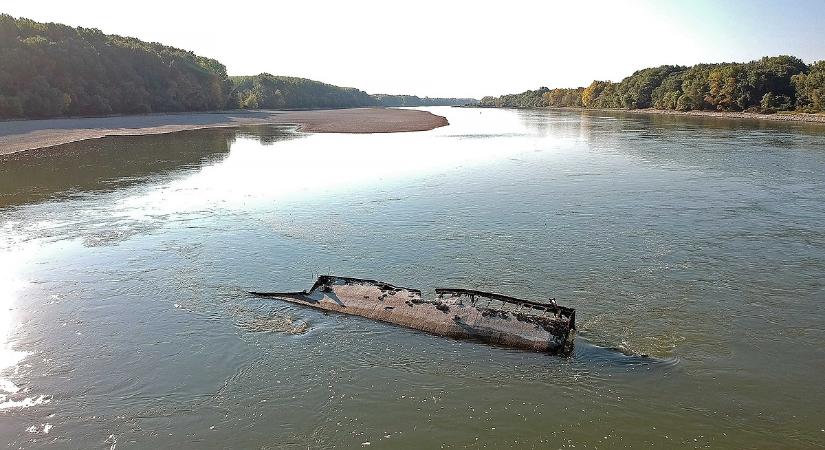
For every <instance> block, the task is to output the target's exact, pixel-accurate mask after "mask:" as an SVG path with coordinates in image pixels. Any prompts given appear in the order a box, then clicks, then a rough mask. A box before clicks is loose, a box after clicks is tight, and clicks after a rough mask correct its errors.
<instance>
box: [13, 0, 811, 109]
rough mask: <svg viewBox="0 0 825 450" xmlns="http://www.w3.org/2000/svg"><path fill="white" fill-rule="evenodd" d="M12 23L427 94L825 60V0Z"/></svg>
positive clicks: (126, 16)
mask: <svg viewBox="0 0 825 450" xmlns="http://www.w3.org/2000/svg"><path fill="white" fill-rule="evenodd" d="M127 5H128V6H127ZM0 12H4V13H8V14H11V15H13V16H16V17H20V16H23V17H28V18H30V19H34V20H37V21H47V22H61V23H66V24H69V25H74V26H78V25H79V26H84V27H94V28H100V29H101V30H103V31H104V32H106V33H114V34H121V35H126V36H134V37H138V38H140V39H143V40H149V41H158V42H162V43H164V44H168V45H173V46H176V47H182V48H185V49H189V50H193V51H194V52H195V53H198V54H200V55H203V56H208V57H212V58H216V59H218V60H220V61H221V62H222V63H224V64H226V66H227V69H228V71H229V73H230V75H241V74H256V73H260V72H270V73H273V74H278V75H294V76H302V77H307V78H312V79H316V80H321V81H325V82H328V83H333V84H338V85H342V86H354V87H357V88H360V89H363V90H365V91H367V92H369V93H412V94H417V95H421V96H424V95H429V96H451V97H452V96H456V97H463V96H470V97H477V98H479V97H481V96H483V95H488V94H494V95H498V94H503V93H514V92H521V91H524V90H526V89H534V88H537V87H539V86H548V87H575V86H583V85H587V84H589V83H590V81H592V80H593V79H603V80H613V81H618V80H620V79H621V78H623V77H625V76H627V75H629V74H631V73H632V72H633V71H634V70H636V69H639V68H643V67H649V66H656V65H661V64H694V63H697V62H722V61H748V60H752V59H755V58H758V57H761V56H764V55H777V54H793V55H796V56H799V57H800V58H802V59H803V60H805V61H807V62H812V61H814V60H820V59H825V0H798V1H797V0H777V1H765V0H743V1H726V0H689V1H688V0H685V1H666V0H637V1H626V2H622V1H609V0H605V1H595V0H592V1H583V0H579V1H575V2H560V1H550V0H545V1H535V2H529V1H517V0H506V1H503V0H500V1H490V2H486V1H467V2H459V1H451V0H438V1H431V0H416V1H410V2H399V1H391V0H383V1H352V2H346V1H313V0H291V1H285V2H280V1H234V2H233V1H221V2H215V3H212V2H207V1H200V2H198V1H174V0H164V1H158V0H142V1H139V2H119V1H114V0H105V1H97V0H90V1H84V0H53V1H49V0H41V1H38V0H0Z"/></svg>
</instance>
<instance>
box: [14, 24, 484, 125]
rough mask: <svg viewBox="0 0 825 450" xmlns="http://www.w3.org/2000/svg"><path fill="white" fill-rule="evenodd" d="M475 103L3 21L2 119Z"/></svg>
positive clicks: (93, 32)
mask: <svg viewBox="0 0 825 450" xmlns="http://www.w3.org/2000/svg"><path fill="white" fill-rule="evenodd" d="M416 101H419V102H421V104H420V105H415V104H413V103H415V102H416ZM398 102H401V103H403V104H397V103H398ZM475 102H476V100H474V99H460V100H457V99H428V98H424V99H420V98H418V97H415V96H386V95H380V96H371V95H369V94H367V93H366V92H363V91H360V90H358V89H354V88H343V87H338V86H333V85H330V84H325V83H321V82H318V81H313V80H308V79H304V78H294V77H280V76H274V75H270V74H266V73H263V74H260V75H255V76H243V77H229V76H227V74H226V67H224V65H223V64H221V63H220V62H218V61H216V60H214V59H209V58H204V57H201V56H198V55H196V54H194V53H192V52H190V51H186V50H181V49H177V48H173V47H168V46H165V45H161V44H158V43H149V42H143V41H141V40H138V39H135V38H129V37H122V36H117V35H107V34H103V33H102V32H101V31H100V30H97V29H93V28H73V27H69V26H66V25H61V24H55V23H39V22H35V21H32V20H29V19H22V18H21V19H15V18H13V17H11V16H9V15H6V14H0V119H15V118H45V117H60V116H98V115H107V114H135V113H150V112H177V111H209V110H220V109H236V108H284V109H303V108H339V107H358V106H423V105H435V104H439V105H440V104H457V103H460V104H464V103H475Z"/></svg>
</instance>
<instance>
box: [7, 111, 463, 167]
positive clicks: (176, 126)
mask: <svg viewBox="0 0 825 450" xmlns="http://www.w3.org/2000/svg"><path fill="white" fill-rule="evenodd" d="M268 124H295V125H297V126H298V127H299V129H300V130H301V131H305V132H311V133H395V132H405V131H426V130H432V129H433V128H438V127H443V126H445V125H449V123H448V122H447V119H446V118H444V117H441V116H437V115H435V114H432V113H429V112H427V111H417V110H410V109H386V108H353V109H329V110H315V111H231V112H215V113H184V114H148V115H142V116H117V117H100V118H78V119H49V120H20V121H10V122H0V155H8V154H11V153H17V152H23V151H27V150H35V149H39V148H45V147H52V146H55V145H60V144H66V143H69V142H76V141H82V140H86V139H97V138H101V137H105V136H131V135H145V134H163V133H174V132H176V131H185V130H198V129H203V128H221V127H238V126H243V125H268Z"/></svg>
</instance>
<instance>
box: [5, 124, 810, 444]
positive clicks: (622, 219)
mask: <svg viewBox="0 0 825 450" xmlns="http://www.w3.org/2000/svg"><path fill="white" fill-rule="evenodd" d="M432 110H433V111H434V112H436V113H438V114H442V115H446V116H447V117H448V119H449V120H450V123H451V125H450V126H449V127H445V128H441V129H437V130H433V131H429V132H421V133H407V134H386V135H334V134H328V135H304V134H301V133H296V132H295V131H294V130H292V129H290V128H286V127H262V128H245V129H240V130H204V131H198V132H185V133H177V134H172V135H164V136H146V137H128V138H127V137H124V138H106V139H101V140H96V141H89V142H85V143H77V144H70V145H66V146H62V147H57V148H54V149H51V150H48V151H47V152H44V153H42V154H33V155H32V156H31V157H26V158H19V157H16V158H15V157H7V158H5V159H4V160H2V161H0V286H2V287H0V312H1V313H0V419H1V420H0V441H2V442H4V443H7V444H8V445H10V446H14V447H25V448H37V447H44V446H54V445H57V446H62V447H72V448H85V447H100V446H106V447H111V446H112V445H116V446H118V447H130V446H135V447H146V446H150V445H151V446H161V447H169V446H183V447H186V448H195V447H198V448H202V447H223V446H232V447H243V448H246V447H261V446H271V447H284V448H306V447H307V446H309V447H312V448H330V447H358V446H361V445H363V444H366V443H369V444H370V446H371V448H372V447H392V448H422V447H423V448H431V447H437V446H442V445H444V446H450V447H490V448H501V447H512V448H522V447H541V448H544V447H554V448H557V447H564V446H567V447H570V446H573V445H575V446H576V447H577V448H615V447H642V446H646V447H650V446H653V447H654V448H682V447H684V448H706V447H710V448H757V447H760V448H763V447H768V448H817V447H821V446H822V442H823V441H824V440H825V419H823V417H825V415H823V410H822V406H821V405H822V404H825V389H823V388H822V386H821V382H820V380H819V379H820V378H821V375H820V374H821V373H823V371H825V350H823V348H822V342H824V341H825V312H823V308H822V302H823V300H825V284H823V281H822V280H823V279H824V278H825V277H823V275H825V231H823V230H825V228H823V227H822V223H823V221H824V220H825V201H823V199H825V170H823V168H825V132H823V129H822V128H821V127H820V128H817V127H815V126H803V125H794V124H762V123H757V122H754V123H750V122H741V121H723V120H709V119H692V118H673V117H664V116H662V117H660V116H650V117H647V116H638V115H627V114H621V113H615V114H613V113H611V114H603V113H599V114H594V113H574V112H560V111H510V110H476V109H456V108H433V109H432ZM319 273H336V274H342V275H351V276H361V277H367V278H377V279H382V280H386V281H389V282H392V283H397V284H400V285H405V286H413V287H420V288H422V289H424V290H425V291H426V290H432V289H433V288H434V287H435V286H437V285H454V286H464V287H468V288H476V289H483V290H492V291H498V292H502V293H508V294H512V295H516V296H523V297H528V298H546V297H548V296H552V297H555V298H557V299H558V301H559V303H561V304H564V305H569V306H573V307H575V308H577V310H578V311H577V323H578V325H579V327H580V337H579V339H578V340H577V347H576V351H575V354H574V356H573V357H571V358H557V357H549V356H546V355H542V354H534V353H528V352H520V351H513V350H508V349H503V348H497V347H490V346H486V345H483V344H478V343H474V342H458V341H452V340H445V339H442V338H438V337H433V336H429V335H425V334H421V333H417V332H413V331H409V330H405V329H400V328H394V327H389V326H386V325H382V324H377V323H372V322H370V321H367V320H362V319H359V318H355V317H346V316H339V315H325V314H322V313H320V312H317V311H311V310H306V309H302V308H300V307H297V306H292V305H288V304H282V303H278V302H275V301H266V300H261V299H258V298H252V297H250V296H249V295H247V294H246V293H245V292H246V291H247V290H249V289H256V290H291V289H299V290H300V289H303V288H306V287H308V286H309V285H310V284H311V283H312V281H313V279H314V277H315V276H316V275H317V274H319ZM641 355H648V356H646V357H644V356H641Z"/></svg>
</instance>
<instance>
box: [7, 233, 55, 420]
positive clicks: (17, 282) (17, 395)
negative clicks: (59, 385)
mask: <svg viewBox="0 0 825 450" xmlns="http://www.w3.org/2000/svg"><path fill="white" fill-rule="evenodd" d="M22 263H23V255H22V253H18V252H15V251H14V250H8V249H5V250H0V410H3V409H10V408H27V407H30V406H35V405H39V404H43V403H48V401H49V400H48V399H47V398H46V397H45V396H38V397H28V396H27V395H26V394H27V392H26V390H25V389H21V388H20V387H18V386H17V385H16V384H15V383H14V382H13V381H12V380H11V379H10V378H9V377H10V376H13V375H14V374H15V373H16V369H17V367H18V364H20V362H22V361H23V360H24V359H25V358H26V356H28V355H29V353H28V352H24V351H18V350H15V349H13V348H12V343H11V339H12V332H13V331H14V328H15V320H14V319H15V315H16V314H15V301H16V298H17V293H18V292H19V291H20V290H21V289H22V288H23V287H25V286H26V284H27V283H26V282H25V281H24V280H22V279H20V278H19V277H18V276H17V268H19V267H20V265H21V264H22Z"/></svg>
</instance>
